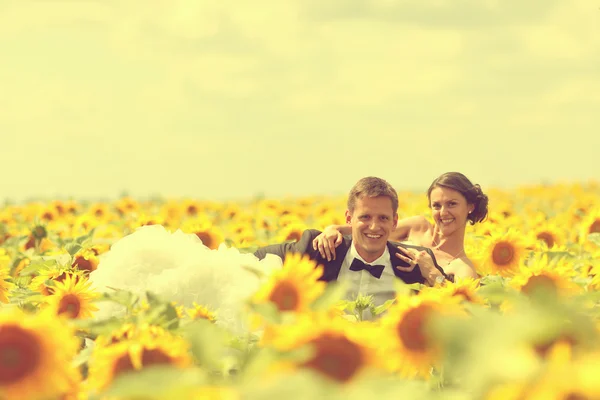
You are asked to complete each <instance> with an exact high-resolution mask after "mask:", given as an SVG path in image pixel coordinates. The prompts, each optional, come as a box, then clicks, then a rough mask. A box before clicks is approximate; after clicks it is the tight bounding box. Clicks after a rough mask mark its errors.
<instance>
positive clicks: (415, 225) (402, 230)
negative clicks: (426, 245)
mask: <svg viewBox="0 0 600 400" xmlns="http://www.w3.org/2000/svg"><path fill="white" fill-rule="evenodd" d="M429 229H431V224H430V223H429V221H428V220H427V218H425V217H424V216H422V215H417V216H414V217H408V218H403V219H401V220H399V221H398V225H397V226H396V229H394V230H393V231H392V232H391V233H390V240H391V241H394V242H402V241H404V240H406V239H408V238H409V237H411V236H413V235H414V234H415V233H420V234H422V233H424V232H426V231H428V230H429Z"/></svg>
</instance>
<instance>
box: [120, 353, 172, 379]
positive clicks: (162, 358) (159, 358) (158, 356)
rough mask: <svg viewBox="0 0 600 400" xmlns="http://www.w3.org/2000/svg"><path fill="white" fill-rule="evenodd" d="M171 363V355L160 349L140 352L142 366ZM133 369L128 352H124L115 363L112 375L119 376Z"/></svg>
mask: <svg viewBox="0 0 600 400" xmlns="http://www.w3.org/2000/svg"><path fill="white" fill-rule="evenodd" d="M165 364H171V357H169V356H168V355H167V354H165V353H164V352H163V351H162V350H160V349H152V350H150V349H144V352H143V353H142V367H149V366H152V365H165ZM130 371H135V367H134V366H133V363H132V362H131V357H130V356H129V354H125V355H123V356H121V358H119V359H118V360H117V362H116V363H115V368H114V370H113V372H114V376H115V377H116V376H119V375H120V374H122V373H124V372H130Z"/></svg>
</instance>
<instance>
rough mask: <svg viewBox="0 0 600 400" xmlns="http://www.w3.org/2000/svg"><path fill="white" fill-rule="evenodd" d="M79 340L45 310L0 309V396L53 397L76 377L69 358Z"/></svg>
mask: <svg viewBox="0 0 600 400" xmlns="http://www.w3.org/2000/svg"><path fill="white" fill-rule="evenodd" d="M78 350H79V341H78V340H77V339H76V338H75V335H74V332H73V331H72V329H71V328H69V327H68V326H67V325H66V324H64V321H61V320H60V319H58V318H55V317H54V315H52V314H51V313H48V312H44V311H42V312H39V313H37V314H35V315H32V314H26V313H24V312H22V311H21V310H19V309H18V308H10V309H3V310H2V311H0V397H1V398H4V399H23V400H26V399H39V398H53V397H54V396H57V395H60V394H63V393H65V392H68V391H69V390H70V389H71V388H72V386H73V382H75V381H76V380H77V379H76V377H77V375H76V374H77V371H76V370H74V369H73V368H72V367H71V361H72V360H73V358H74V357H75V355H76V354H77V351H78Z"/></svg>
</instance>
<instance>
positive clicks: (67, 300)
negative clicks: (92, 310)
mask: <svg viewBox="0 0 600 400" xmlns="http://www.w3.org/2000/svg"><path fill="white" fill-rule="evenodd" d="M80 310H81V303H80V301H79V298H78V297H77V296H76V295H74V294H72V293H67V294H66V295H64V296H63V297H62V299H60V303H58V314H66V315H67V316H68V317H69V318H77V316H79V311H80Z"/></svg>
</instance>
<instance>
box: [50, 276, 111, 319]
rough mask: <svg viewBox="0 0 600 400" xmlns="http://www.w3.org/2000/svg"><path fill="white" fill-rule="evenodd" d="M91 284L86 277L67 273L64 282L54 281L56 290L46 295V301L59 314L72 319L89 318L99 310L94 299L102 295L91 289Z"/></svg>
mask: <svg viewBox="0 0 600 400" xmlns="http://www.w3.org/2000/svg"><path fill="white" fill-rule="evenodd" d="M91 284H92V283H91V282H90V281H89V280H87V279H85V278H83V279H80V278H79V277H78V276H77V275H67V276H66V277H65V279H64V280H63V281H62V282H60V281H55V282H54V292H53V293H52V294H51V295H49V296H47V297H46V302H47V303H48V305H49V307H50V308H52V309H53V310H54V312H56V314H57V315H64V316H66V317H67V318H70V319H82V318H89V317H91V316H92V314H93V312H94V311H98V307H96V306H95V305H94V304H93V301H94V300H95V299H96V298H98V297H100V295H99V294H98V293H96V292H93V291H91V290H90V286H91Z"/></svg>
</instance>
